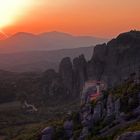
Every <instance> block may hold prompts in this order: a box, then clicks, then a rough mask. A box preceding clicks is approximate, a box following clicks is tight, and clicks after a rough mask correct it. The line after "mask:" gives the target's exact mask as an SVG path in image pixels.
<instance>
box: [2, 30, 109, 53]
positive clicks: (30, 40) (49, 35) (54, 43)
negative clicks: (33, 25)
mask: <svg viewBox="0 0 140 140" xmlns="http://www.w3.org/2000/svg"><path fill="white" fill-rule="evenodd" d="M107 41H108V40H107V39H104V38H97V37H91V36H73V35H71V34H68V33H63V32H57V31H53V32H46V33H41V34H38V35H34V34H31V33H24V32H19V33H16V34H14V35H13V36H11V37H9V38H7V39H5V40H0V52H1V53H9V52H21V51H35V50H56V49H64V48H78V47H85V46H91V45H93V46H94V45H96V44H99V43H105V42H107Z"/></svg>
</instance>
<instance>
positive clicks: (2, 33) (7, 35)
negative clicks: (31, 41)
mask: <svg viewBox="0 0 140 140" xmlns="http://www.w3.org/2000/svg"><path fill="white" fill-rule="evenodd" d="M130 31H140V29H130V30H126V31H121V32H118V33H116V34H115V35H114V36H110V37H105V36H98V35H95V34H86V33H82V34H74V33H72V32H68V31H61V30H48V31H47V30H46V31H43V32H28V31H27V32H24V31H17V32H15V33H13V34H10V35H9V34H7V33H5V32H3V31H2V30H0V40H5V39H7V38H10V37H12V36H14V35H17V34H18V33H27V34H32V35H41V34H43V33H53V32H54V33H55V32H56V33H64V34H68V35H72V36H84V37H94V38H102V39H113V38H115V37H117V36H118V35H119V34H121V33H124V32H130ZM2 35H3V38H4V39H3V38H2Z"/></svg>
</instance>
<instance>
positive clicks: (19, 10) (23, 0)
mask: <svg viewBox="0 0 140 140" xmlns="http://www.w3.org/2000/svg"><path fill="white" fill-rule="evenodd" d="M32 3H33V0H0V28H3V27H5V26H8V25H10V24H12V23H13V22H15V21H16V20H18V18H20V16H23V15H24V14H25V12H26V11H27V9H28V7H29V6H31V5H32Z"/></svg>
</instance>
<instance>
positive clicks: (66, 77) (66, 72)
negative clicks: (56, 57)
mask: <svg viewBox="0 0 140 140" xmlns="http://www.w3.org/2000/svg"><path fill="white" fill-rule="evenodd" d="M59 74H60V76H61V78H62V82H63V84H64V86H65V87H66V88H67V92H68V94H69V93H72V89H73V70H72V63H71V60H70V58H69V57H66V58H64V59H62V61H61V62H60V65H59Z"/></svg>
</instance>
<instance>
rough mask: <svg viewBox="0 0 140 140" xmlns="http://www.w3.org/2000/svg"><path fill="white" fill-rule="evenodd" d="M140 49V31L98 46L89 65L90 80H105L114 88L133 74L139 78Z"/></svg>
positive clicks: (124, 34) (121, 35)
mask: <svg viewBox="0 0 140 140" xmlns="http://www.w3.org/2000/svg"><path fill="white" fill-rule="evenodd" d="M139 48H140V32H139V31H130V32H127V33H123V34H120V35H119V36H118V37H117V38H116V39H113V40H111V41H110V42H108V43H107V44H103V45H98V46H96V47H95V49H94V53H93V57H92V59H91V60H90V62H89V63H88V78H89V79H90V78H92V79H95V80H103V81H105V82H106V83H108V85H109V86H114V85H116V84H118V83H120V82H121V81H122V80H124V78H126V77H128V76H129V75H130V74H131V73H133V72H135V73H136V74H137V75H138V76H139V74H140V73H139V71H140V64H139V62H140V49H139Z"/></svg>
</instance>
